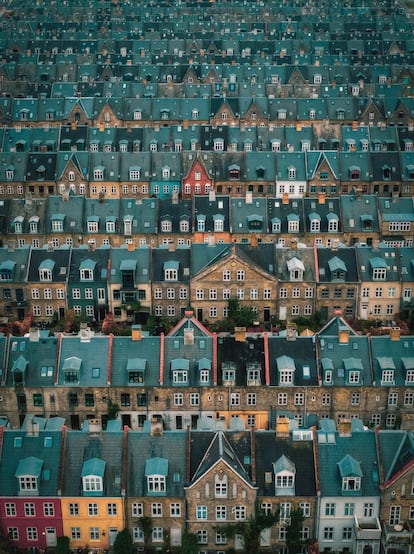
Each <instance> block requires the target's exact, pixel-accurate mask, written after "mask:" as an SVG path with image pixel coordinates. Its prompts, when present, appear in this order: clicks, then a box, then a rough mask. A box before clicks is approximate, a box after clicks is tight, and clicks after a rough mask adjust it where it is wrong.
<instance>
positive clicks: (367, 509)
mask: <svg viewBox="0 0 414 554" xmlns="http://www.w3.org/2000/svg"><path fill="white" fill-rule="evenodd" d="M373 515H374V504H372V503H371V502H367V503H365V504H364V517H372V516H373Z"/></svg>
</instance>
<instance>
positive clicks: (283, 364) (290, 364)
mask: <svg viewBox="0 0 414 554" xmlns="http://www.w3.org/2000/svg"><path fill="white" fill-rule="evenodd" d="M276 365H277V368H278V370H279V371H280V370H282V369H291V370H293V371H295V369H296V367H295V360H294V359H293V358H291V357H290V356H279V357H278V358H276Z"/></svg>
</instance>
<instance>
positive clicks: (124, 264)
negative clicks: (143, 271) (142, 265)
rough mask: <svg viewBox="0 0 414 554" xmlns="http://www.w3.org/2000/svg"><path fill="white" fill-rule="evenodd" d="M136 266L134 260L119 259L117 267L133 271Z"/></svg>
mask: <svg viewBox="0 0 414 554" xmlns="http://www.w3.org/2000/svg"><path fill="white" fill-rule="evenodd" d="M136 268H137V261H136V260H121V263H120V265H119V269H120V270H121V271H135V270H136Z"/></svg>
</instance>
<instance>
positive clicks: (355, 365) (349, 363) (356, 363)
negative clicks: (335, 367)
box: [344, 358, 364, 371]
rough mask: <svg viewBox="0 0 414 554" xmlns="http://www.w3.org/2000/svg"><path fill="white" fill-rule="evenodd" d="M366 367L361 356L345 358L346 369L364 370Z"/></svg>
mask: <svg viewBox="0 0 414 554" xmlns="http://www.w3.org/2000/svg"><path fill="white" fill-rule="evenodd" d="M363 368H364V366H363V364H362V360H361V359H360V358H345V359H344V369H345V370H346V371H351V370H353V369H359V370H362V369H363Z"/></svg>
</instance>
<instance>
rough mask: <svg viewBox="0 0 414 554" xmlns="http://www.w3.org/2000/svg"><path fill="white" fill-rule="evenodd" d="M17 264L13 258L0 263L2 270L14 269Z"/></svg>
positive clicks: (0, 269)
mask: <svg viewBox="0 0 414 554" xmlns="http://www.w3.org/2000/svg"><path fill="white" fill-rule="evenodd" d="M15 266H16V262H13V261H12V260H4V262H1V264H0V271H13V269H14V268H15Z"/></svg>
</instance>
